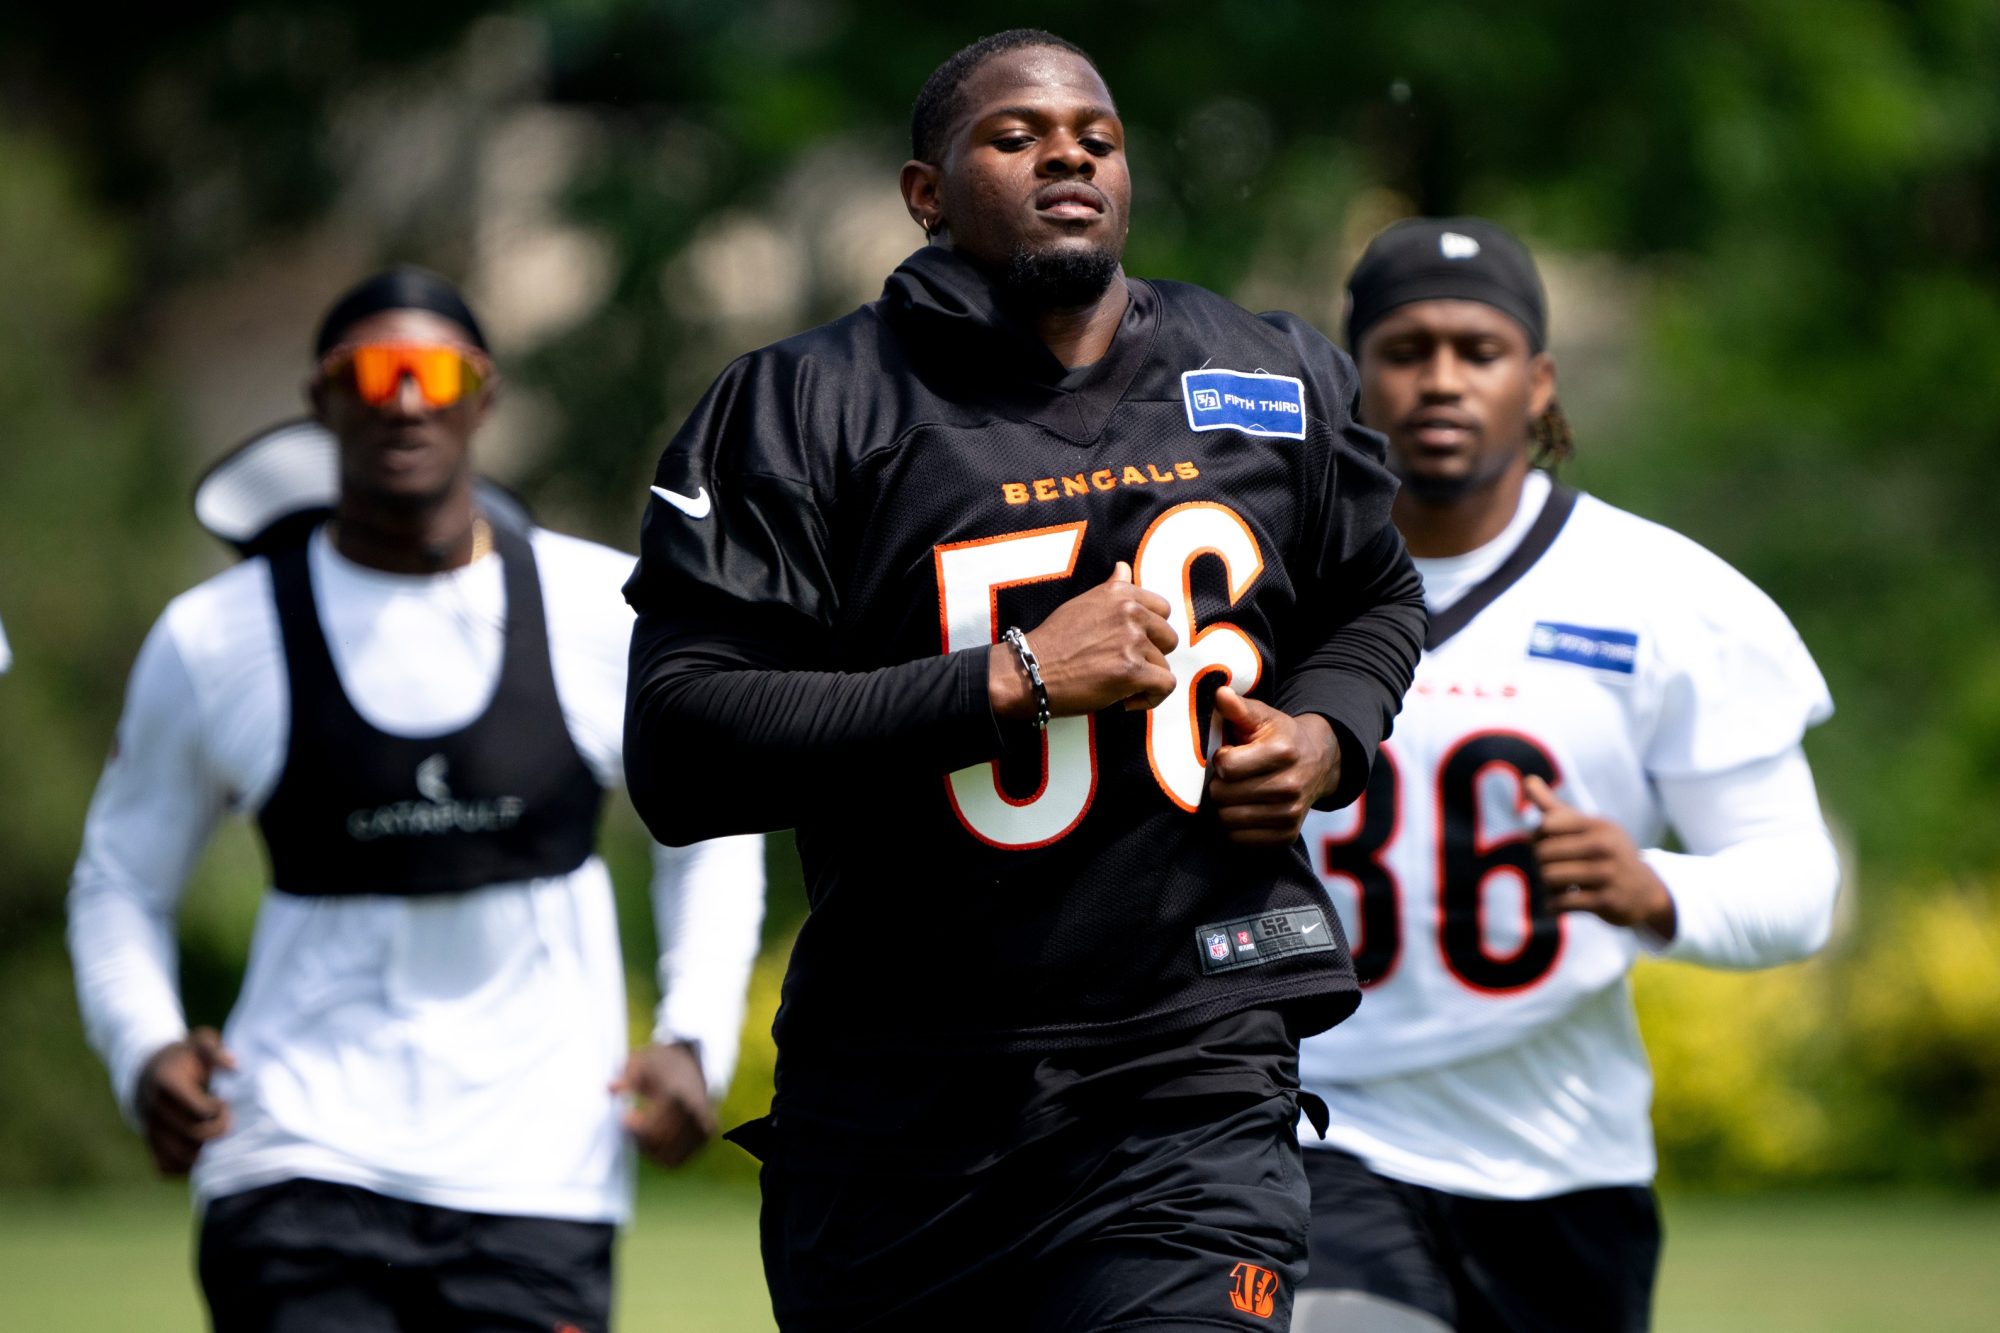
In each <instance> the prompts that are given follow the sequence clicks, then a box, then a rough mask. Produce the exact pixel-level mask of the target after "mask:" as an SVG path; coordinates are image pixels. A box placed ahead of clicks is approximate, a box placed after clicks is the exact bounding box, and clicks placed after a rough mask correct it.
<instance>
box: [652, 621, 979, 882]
mask: <svg viewBox="0 0 2000 1333" xmlns="http://www.w3.org/2000/svg"><path fill="white" fill-rule="evenodd" d="M986 655H987V654H986V650H984V649H982V650H979V651H974V652H964V653H953V654H948V655H946V656H942V657H933V658H924V659H920V660H918V661H915V662H905V663H902V664H900V665H897V666H891V667H883V668H880V669H878V670H874V671H860V672H840V671H803V670H785V669H780V668H775V667H771V666H768V665H764V664H761V663H760V662H758V660H757V658H758V655H757V654H755V653H751V652H744V651H741V650H739V649H738V648H737V647H736V646H734V645H730V644H726V643H719V642H718V641H692V640H689V639H688V638H687V636H686V635H685V634H684V633H682V632H676V631H672V630H668V631H666V632H664V633H659V634H656V635H650V636H649V635H648V632H647V626H646V624H645V622H644V620H642V621H641V628H640V630H639V632H638V633H637V634H636V635H635V637H634V640H633V670H632V675H631V680H632V687H631V695H630V700H629V702H628V705H627V708H626V732H625V772H626V782H627V785H628V787H629V789H630V791H631V794H632V801H633V804H634V805H635V806H637V807H638V810H639V813H640V815H641V816H642V817H643V818H644V819H645V820H646V824H647V826H648V827H649V828H650V829H652V831H653V836H654V837H656V838H658V839H659V840H660V841H661V842H663V843H666V844H668V845H670V846H680V845H685V844H686V843H689V842H692V841H695V840H697V839H700V838H711V837H718V836H721V835H723V834H729V833H756V832H766V831H769V830H773V829H781V828H790V827H793V826H795V825H796V824H797V823H798V822H799V819H800V817H801V816H802V815H803V814H805V813H807V812H809V811H812V810H822V811H823V810H824V808H825V806H826V804H827V802H828V801H829V800H831V799H836V798H838V797H839V796H840V795H841V794H842V793H845V792H851V791H853V790H856V789H857V786H858V785H865V784H866V782H867V780H868V775H869V773H871V772H874V771H885V772H899V773H905V774H907V773H909V772H912V771H916V772H921V771H925V770H929V771H933V772H936V773H939V774H943V773H948V772H951V771H953V770H954V769H958V768H963V767H965V766H967V765H969V764H973V763H978V762H982V761H984V760H987V759H991V758H992V757H993V756H994V755H995V754H997V753H999V751H1000V748H1001V737H1000V734H999V730H998V724H997V723H996V722H995V720H994V717H993V711H992V707H991V705H990V704H989V702H988V699H987V663H986ZM732 661H736V662H748V663H750V664H749V665H742V666H732V665H730V663H731V662H732Z"/></svg>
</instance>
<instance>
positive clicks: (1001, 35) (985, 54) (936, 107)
mask: <svg viewBox="0 0 2000 1333" xmlns="http://www.w3.org/2000/svg"><path fill="white" fill-rule="evenodd" d="M1030 46H1052V47H1054V48H1055V49H1056V50H1058V51H1068V52H1070V53H1071V54H1073V55H1078V56H1081V57H1083V59H1084V60H1085V61H1086V62H1087V63H1088V64H1089V65H1090V67H1091V68H1092V69H1095V68H1096V67H1097V62H1096V61H1095V60H1092V59H1091V58H1090V52H1088V51H1086V50H1084V49H1083V48H1082V47H1080V46H1078V45H1077V44H1076V43H1075V42H1068V41H1064V40H1063V39H1062V38H1060V37H1058V36H1056V35H1055V34H1054V33H1052V32H1044V31H1042V30H1041V29H1040V28H1009V29H1008V30H1007V31H1005V32H996V33H994V34H993V35H992V36H990V37H981V38H980V39H979V40H978V41H976V42H974V43H972V45H970V46H967V47H963V48H961V49H960V50H959V51H958V52H957V53H956V54H955V55H953V56H952V57H951V58H950V59H949V60H947V61H945V62H944V63H943V64H942V65H939V66H938V67H937V68H936V69H934V70H932V71H931V76H930V77H929V78H928V79H925V80H924V86H923V90H922V91H921V92H919V93H918V94H917V104H916V106H914V107H912V108H911V110H910V155H911V156H912V157H914V158H916V159H917V160H918V161H919V162H929V163H932V164H935V163H937V162H938V161H940V160H941V159H942V158H943V157H944V150H945V143H946V139H947V137H948V136H949V135H950V134H951V126H952V122H953V121H956V120H957V119H958V118H959V116H960V115H961V114H962V113H963V112H964V110H965V99H964V97H963V96H961V91H962V90H963V88H964V86H965V81H966V80H967V79H968V78H970V77H971V76H972V71H974V70H975V69H978V68H979V67H980V66H981V65H983V64H985V63H986V61H987V60H988V59H989V58H991V57H993V56H997V55H1000V54H1001V53H1003V52H1006V51H1019V50H1021V49H1022V48H1024V47H1030Z"/></svg>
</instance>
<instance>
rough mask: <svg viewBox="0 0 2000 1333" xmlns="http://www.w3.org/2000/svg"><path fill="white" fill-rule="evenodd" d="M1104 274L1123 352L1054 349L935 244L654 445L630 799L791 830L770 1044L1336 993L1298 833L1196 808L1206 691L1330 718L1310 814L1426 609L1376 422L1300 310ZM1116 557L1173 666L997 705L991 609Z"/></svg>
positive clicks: (1151, 1022) (1333, 945)
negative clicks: (1258, 841) (1100, 354)
mask: <svg viewBox="0 0 2000 1333" xmlns="http://www.w3.org/2000/svg"><path fill="white" fill-rule="evenodd" d="M1129 287H1130V291H1131V303H1130V307H1129V309H1128V310H1127V312H1126V314H1125V317H1124V321H1123V323H1122V324H1121V326H1120V328H1119V330H1118V332H1117V335H1116V337H1115V338H1114V340H1113V342H1112V346H1111V349H1110V351H1109V352H1108V353H1107V354H1106V356H1105V357H1104V359H1103V360H1101V361H1099V362H1098V363H1097V364H1095V365H1094V366H1090V367H1087V368H1084V369H1081V370H1076V371H1066V370H1065V369H1064V368H1063V367H1062V366H1061V365H1060V364H1058V363H1057V362H1056V361H1055V359H1054V358H1053V357H1052V356H1051V355H1050V354H1049V352H1048V351H1047V349H1046V347H1045V346H1044V345H1043V344H1042V343H1041V342H1040V341H1039V340H1038V339H1037V338H1036V337H1035V336H1034V334H1033V332H1032V331H1031V330H1030V329H1028V328H1027V327H1025V326H1023V325H1021V324H1018V323H1016V322H1014V321H1012V320H1011V319H1010V318H1009V317H1008V315H1007V314H1006V312H1005V310H1004V307H1003V306H1002V304H1001V303H1000V302H999V301H998V300H997V298H996V296H995V293H994V292H993V290H992V288H991V287H990V286H989V285H988V283H987V282H986V281H985V280H984V279H983V278H982V277H981V276H980V274H979V273H978V271H977V270H976V269H974V268H973V267H972V266H971V265H970V264H969V263H968V262H966V261H965V260H963V259H961V258H959V257H958V256H956V255H954V254H952V253H951V252H949V251H946V250H943V249H941V248H927V249H924V250H920V251H919V252H917V253H916V254H915V255H913V256H912V257H911V258H910V259H909V260H907V261H905V263H904V264H903V265H902V266H901V267H900V268H898V269H897V271H896V272H895V274H894V275H893V276H892V277H891V278H890V280H889V282H888V284H887V287H886V288H885V290H884V293H883V296H882V298H881V299H880V300H879V301H876V302H875V303H873V304H871V305H868V306H864V307H863V308H861V309H860V310H857V311H855V312H854V313H853V314H851V315H849V316H847V317H846V318H844V319H841V320H838V321H836V322H834V323H832V324H829V325H825V326H823V327H821V328H818V329H814V330H812V331H810V332H808V333H805V334H801V335H800V336H798V337H796V338H791V339H788V340H786V341H784V342H781V343H778V344H776V345H774V346H771V347H766V348H764V349H762V350H760V351H757V352H754V353H751V354H750V355H748V356H746V357H743V358H742V359H740V360H738V361H737V362H736V363H735V364H733V365H732V366H730V367H729V368H728V369H727V370H726V371H724V372H723V374H722V376H721V377H720V378H719V379H718V380H717V381H716V383H715V385H714V387H713V388H711V389H710V391H709V393H708V395H707V397H706V398H705V399H703V401H702V403H701V404H700V406H699V407H698V408H697V409H696V410H695V412H694V413H693V415H692V416H691V417H689V419H688V421H687V423H686V424H685V425H684V426H683V427H682V428H681V430H680V432H679V434H677V435H676V436H675V437H674V439H673V442H672V443H671V444H670V445H669V446H668V447H667V450H666V452H665V455H664V457H662V459H661V460H660V465H659V469H658V474H657V477H656V481H657V485H656V486H655V487H654V488H653V489H654V495H655V497H656V498H655V500H654V502H653V503H652V504H651V506H650V507H649V509H648V512H647V514H646V518H645V523H644V529H643V534H642V552H641V559H640V563H639V567H638V569H637V571H636V573H635V574H634V575H633V578H632V581H631V583H630V584H629V585H628V586H627V590H626V591H627V596H628V597H629V599H630V600H631V602H632V604H633V605H634V606H635V607H636V608H637V610H638V612H639V619H638V625H637V629H636V631H635V634H634V639H633V668H632V671H631V674H630V689H631V699H630V706H629V710H628V719H627V725H628V738H627V748H626V761H627V768H628V775H629V778H630V783H631V790H632V794H633V796H634V798H635V800H636V801H637V803H638V805H639V808H640V810H641V811H642V813H644V815H645V816H646V818H647V821H648V823H649V824H650V825H651V827H652V828H653V830H654V832H655V833H656V834H657V835H659V836H660V837H661V838H662V839H663V840H665V841H667V842H670V843H673V842H686V841H689V840H691V839H695V838H704V837H711V836H714V835H717V834H721V833H727V832H735V831H747V830H752V829H770V828H782V827H787V826H792V827H796V828H797V830H798V841H799V850H800V855H801V857H802V859H803V861H804V866H805V873H806V882H807V886H808V892H809V896H810V900H811V907H812V910H811V913H810V916H809V917H808V920H807V922H806V924H805V927H804V928H803V931H802V932H801V934H800V937H799V941H798V945H797V949H796V951H795V953H794V955H793V959H792V966H791V971H790V974H789V975H788V977H787V979H786V984H785V995H784V1005H783V1009H782V1011H781V1013H780V1015H779V1020H778V1036H779V1042H780V1048H781V1050H783V1051H784V1052H785V1054H786V1057H787V1059H788V1061H790V1062H793V1064H794V1067H796V1062H797V1061H798V1060H800V1059H801V1058H802V1057H807V1056H810V1055H834V1054H838V1053H850V1052H862V1051H878V1052H894V1051H902V1052H915V1051H921V1050H924V1049H935V1048H936V1047H938V1046H939V1045H941V1044H952V1045H964V1046H991V1047H995V1048H1001V1049H1017V1050H1033V1049H1053V1048H1060V1047H1066V1046H1075V1045H1083V1044H1096V1043H1102V1042H1106V1041H1113V1040H1118V1039H1120V1038H1123V1037H1127V1036H1139V1035H1145V1034H1150V1033H1154V1032H1162V1031H1171V1030H1174V1029H1176V1028H1178V1027H1192V1026H1194V1025H1196V1024H1199V1023H1203V1022H1206V1021H1209V1020H1211V1019H1214V1018H1217V1017H1219V1016H1221V1015H1224V1014H1228V1013H1231V1012H1234V1011H1236V1010H1240V1009H1244V1008H1248V1007H1251V1006H1255V1005H1270V1004H1279V1003H1284V1004H1288V1005H1291V1006H1293V1007H1295V1008H1298V1009H1301V1010H1302V1012H1301V1013H1300V1014H1299V1015H1298V1018H1297V1021H1298V1023H1299V1024H1300V1025H1301V1026H1302V1027H1303V1028H1305V1029H1306V1030H1318V1029H1319V1028H1323V1027H1325V1026H1328V1025H1330V1024H1331V1023H1333V1022H1335V1021H1337V1020H1338V1019H1339V1018H1341V1017H1343V1016H1344V1015H1345V1014H1346V1013H1348V1012H1349V1011H1350V1010H1351V1009H1352V1008H1353V1004H1354V978H1353V970H1352V967H1351V965H1350V962H1349V960H1348V956H1347V950H1346V947H1345V944H1344V942H1343V941H1342V939H1341V938H1340V926H1339V922H1338V920H1337V918H1336V917H1335V915H1334V913H1333V912H1332V911H1331V910H1330V908H1329V905H1328V902H1327V900H1326V898H1325V896H1324V895H1323V893H1322V891H1321V888H1320V886H1319V883H1318V881H1317V879H1316V877H1315V876H1314V874H1313V873H1312V870H1311V867H1310V866H1309V865H1308V863H1307V860H1306V857H1305V854H1304V851H1303V850H1302V847H1301V846H1300V845H1297V844H1295V845H1293V846H1290V847H1283V848H1245V847H1239V846H1236V845H1234V844H1232V843H1230V842H1229V841H1228V840H1227V839H1226V838H1225V836H1224V835H1223V832H1222V830H1221V828H1220V826H1219V825H1218V823H1217V822H1216V821H1215V820H1214V819H1213V818H1212V817H1210V816H1208V815H1206V814H1205V813H1204V812H1203V811H1202V810H1201V809H1200V805H1201V799H1202V790H1203V777H1204V775H1205V754H1206V753H1207V746H1208V729H1209V715H1210V710H1211V706H1212V704H1211V701H1212V699H1213V697H1214V690H1215V688H1216V687H1217V686H1219V685H1220V684H1223V683H1225V682H1228V683H1231V684H1233V685H1234V687H1235V688H1236V689H1237V690H1238V691H1240V692H1242V693H1244V694H1247V695H1252V696H1254V697H1257V698H1260V699H1263V700H1266V701H1267V702H1270V703H1271V704H1273V705H1274V706H1276V707H1278V708H1281V709H1283V710H1285V711H1287V712H1290V713H1294V714H1303V713H1307V712H1315V713H1319V714H1321V715H1322V716H1324V717H1325V718H1327V720H1328V721H1329V722H1331V723H1332V724H1333V726H1334V729H1335V731H1336V734H1337V735H1338V736H1339V737H1340V740H1341V743H1342V747H1341V748H1342V752H1343V769H1342V778H1341V784H1340V785H1341V790H1340V791H1339V792H1337V793H1336V795H1335V798H1334V803H1345V801H1347V800H1351V799H1352V798H1353V796H1354V795H1355V794H1357V793H1358V792H1359V791H1360V789H1361V787H1362V786H1363V785H1364V784H1365V782H1366V780H1367V773H1368V767H1369V764H1370V763H1371V762H1372V758H1373V754H1374V750H1375V746H1376V744H1377V743H1378V742H1379V741H1380V740H1381V739H1382V737H1383V736H1384V735H1385V734H1387V731H1388V728H1389V723H1390V721H1391V719H1392V718H1393V716H1394V714H1395V711H1396V708H1397V705H1398V702H1399V701H1400V699H1401V697H1402V694H1403V691H1404V689H1405V688H1406V687H1407V686H1408V684H1409V680H1410V674H1411V671H1412V669H1413V667H1414V665H1415V663H1416V660H1417V657H1418V653H1419V649H1420V645H1421V643H1422V638H1423V623H1424V613H1423V607H1422V601H1421V596H1420V588H1419V585H1418V582H1417V579H1416V575H1415V573H1414V571H1413V569H1412V568H1411V566H1410V563H1409V559H1408V557H1407V555H1406V554H1405V553H1404V550H1403V546H1402V542H1401V540H1400V538H1398V536H1397V535H1396V532H1395V530H1394V528H1393V527H1391V526H1390V524H1389V504H1390V500H1391V498H1392V497H1393V494H1394V490H1395V484H1394V482H1393V480H1392V479H1391V477H1390V476H1389V474H1388V473H1387V472H1386V471H1385V469H1384V468H1383V466H1382V442H1381V440H1380V437H1379V436H1376V435H1374V434H1373V433H1371V432H1369V431H1367V430H1365V429H1363V428H1361V427H1360V426H1358V425H1356V424H1355V422H1354V418H1353V414H1352V406H1353V399H1354V396H1355V389H1356V384H1355V377H1354V371H1353V367H1352V365H1351V363H1350V362H1349V361H1348V360H1347V358H1346V357H1345V356H1343V355H1342V354H1341V353H1340V352H1338V351H1336V350H1335V349H1334V348H1333V347H1332V346H1331V345H1330V344H1329V343H1327V341H1326V340H1325V339H1324V338H1322V337H1321V336H1320V335H1319V334H1318V333H1316V332H1314V331H1313V330H1312V329H1310V328H1309V327H1307V326H1306V325H1305V324H1303V323H1302V322H1300V321H1299V320H1297V319H1295V318H1293V317H1292V316H1289V315H1283V314H1273V315H1264V316H1253V315H1251V314H1249V313H1247V312H1245V311H1243V310H1241V309H1239V308H1237V307H1236V306H1234V305H1231V304H1230V303H1229V302H1227V301H1225V300H1223V299H1221V298H1220V297H1217V296H1215V295H1213V294H1211V293H1209V292H1206V291H1203V290H1201V289H1200V288H1196V287H1191V286H1186V285H1183V284H1179V283H1167V282H1145V281H1137V280H1131V281H1129ZM1121 560H1122V561H1128V562H1130V563H1131V565H1132V569H1133V574H1134V578H1135V581H1136V582H1138V583H1140V584H1141V585H1143V586H1145V587H1147V588H1150V589H1152V590H1153V591H1155V592H1158V593H1159V594H1160V595H1161V596H1162V597H1164V598H1165V599H1166V600H1167V602H1168V603H1169V605H1170V606H1171V607H1172V609H1173V610H1172V616H1171V620H1172V623H1173V625H1174V627H1175V629H1176V630H1177V631H1178V633H1179V635H1180V647H1179V648H1178V649H1177V650H1176V651H1175V652H1174V653H1173V654H1171V655H1170V656H1169V659H1168V662H1169V665H1170V666H1171V667H1172V669H1173V671H1174V674H1175V677H1176V679H1177V681H1178V682H1179V684H1178V688H1177V690H1176V692H1175V693H1174V695H1173V696H1172V697H1170V698H1169V699H1167V700H1166V702H1165V703H1163V704H1162V705H1160V706H1159V707H1158V708H1156V709H1153V710H1151V711H1150V712H1127V711H1124V710H1122V709H1111V710H1108V711H1106V712H1104V713H1100V714H1098V715H1097V716H1095V717H1088V718H1084V717H1078V718H1058V719H1056V720H1055V721H1054V722H1053V723H1051V725H1050V726H1049V728H1048V730H1047V731H1046V732H1039V731H1036V730H1035V729H1033V728H1032V727H1031V726H1029V725H1027V724H1017V723H1001V722H998V721H996V720H995V718H994V717H993V715H992V712H991V709H990V707H989V705H988V702H987V692H986V688H987V687H986V678H987V657H988V654H989V653H990V652H991V651H995V649H993V647H992V645H993V644H994V642H995V641H996V639H997V638H998V637H999V635H1000V634H1001V632H1002V631H1004V630H1005V629H1006V628H1007V627H1009V626H1020V627H1022V628H1024V629H1027V630H1030V631H1032V629H1033V627H1034V626H1035V625H1037V624H1038V623H1040V622H1041V620H1042V619H1043V618H1045V617H1046V616H1048V615H1049V614H1050V612H1052V611H1053V610H1054V609H1055V608H1056V607H1057V606H1058V605H1060V604H1061V603H1063V602H1064V601H1067V600H1068V599H1069V598H1071V597H1074V596H1076V595H1077V594H1079V593H1081V592H1083V591H1084V590H1086V589H1088V588H1089V587H1091V586H1093V585H1094V584H1097V583H1100V582H1102V581H1104V580H1105V579H1107V578H1109V577H1110V576H1111V574H1112V570H1113V566H1114V565H1115V564H1116V563H1117V562H1118V561H1121ZM1031 637H1032V636H1031ZM998 651H1003V652H1009V651H1012V650H1011V649H1009V648H1007V647H1005V646H1002V647H1001V648H999V649H998Z"/></svg>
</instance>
